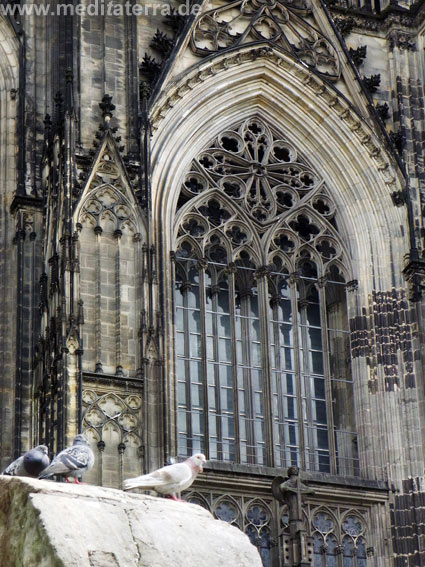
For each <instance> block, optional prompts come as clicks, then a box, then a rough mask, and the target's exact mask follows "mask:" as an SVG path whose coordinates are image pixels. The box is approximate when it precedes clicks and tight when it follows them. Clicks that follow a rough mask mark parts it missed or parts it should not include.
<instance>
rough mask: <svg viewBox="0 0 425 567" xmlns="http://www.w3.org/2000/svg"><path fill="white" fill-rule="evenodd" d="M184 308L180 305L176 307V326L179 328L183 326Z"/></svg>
mask: <svg viewBox="0 0 425 567" xmlns="http://www.w3.org/2000/svg"><path fill="white" fill-rule="evenodd" d="M183 314H184V310H183V309H182V308H181V307H177V309H176V327H177V329H179V330H181V329H183V327H184V316H183Z"/></svg>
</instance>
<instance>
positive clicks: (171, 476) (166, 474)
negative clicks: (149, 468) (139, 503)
mask: <svg viewBox="0 0 425 567" xmlns="http://www.w3.org/2000/svg"><path fill="white" fill-rule="evenodd" d="M191 476H192V473H191V470H190V468H189V467H188V466H187V465H185V464H184V463H177V464H175V465H168V466H167V467H163V468H162V469H158V470H157V471H155V472H153V473H151V474H145V475H142V476H138V477H137V478H131V479H128V480H126V481H124V490H130V489H132V488H155V487H166V486H168V485H170V486H171V485H173V486H174V485H176V484H180V483H183V482H185V481H187V480H189V479H190V478H191Z"/></svg>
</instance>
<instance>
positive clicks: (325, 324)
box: [317, 278, 337, 474]
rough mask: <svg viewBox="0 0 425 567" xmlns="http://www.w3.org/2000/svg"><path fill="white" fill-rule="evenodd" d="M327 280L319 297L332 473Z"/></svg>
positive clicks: (334, 466) (321, 283)
mask: <svg viewBox="0 0 425 567" xmlns="http://www.w3.org/2000/svg"><path fill="white" fill-rule="evenodd" d="M325 284H326V280H325V279H324V278H320V280H319V283H318V286H317V287H318V290H319V298H320V318H321V322H322V325H321V326H322V345H323V347H322V349H323V354H324V356H323V369H324V375H325V393H326V413H327V420H328V439H329V453H330V464H331V473H332V474H336V473H337V464H336V447H335V432H334V415H333V407H332V382H331V369H330V364H329V337H328V320H327V312H326V293H325Z"/></svg>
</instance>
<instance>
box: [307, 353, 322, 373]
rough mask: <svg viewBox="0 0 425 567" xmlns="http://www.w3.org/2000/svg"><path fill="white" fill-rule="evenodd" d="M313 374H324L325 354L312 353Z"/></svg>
mask: <svg viewBox="0 0 425 567" xmlns="http://www.w3.org/2000/svg"><path fill="white" fill-rule="evenodd" d="M310 356H311V364H312V372H313V373H314V374H323V354H322V353H321V352H315V351H310Z"/></svg>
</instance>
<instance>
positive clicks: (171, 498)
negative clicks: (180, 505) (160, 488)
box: [167, 494, 184, 502]
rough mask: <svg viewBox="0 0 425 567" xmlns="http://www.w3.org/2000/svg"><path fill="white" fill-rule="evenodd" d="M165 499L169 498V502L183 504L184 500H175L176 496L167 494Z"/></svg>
mask: <svg viewBox="0 0 425 567" xmlns="http://www.w3.org/2000/svg"><path fill="white" fill-rule="evenodd" d="M167 498H169V499H170V500H174V501H175V502H184V500H182V499H181V498H177V496H174V494H167Z"/></svg>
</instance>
